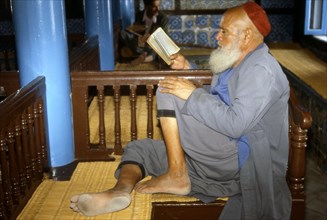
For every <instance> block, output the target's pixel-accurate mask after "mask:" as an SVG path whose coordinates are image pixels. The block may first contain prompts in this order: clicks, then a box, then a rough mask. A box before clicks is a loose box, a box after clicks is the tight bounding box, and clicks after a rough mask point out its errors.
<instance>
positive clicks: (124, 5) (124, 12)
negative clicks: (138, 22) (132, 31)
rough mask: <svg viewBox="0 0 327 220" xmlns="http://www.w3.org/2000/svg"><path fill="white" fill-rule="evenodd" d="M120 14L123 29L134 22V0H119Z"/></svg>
mask: <svg viewBox="0 0 327 220" xmlns="http://www.w3.org/2000/svg"><path fill="white" fill-rule="evenodd" d="M120 14H121V21H122V29H123V30H124V29H126V28H127V27H128V26H130V25H131V24H133V23H134V22H135V6H134V0H120Z"/></svg>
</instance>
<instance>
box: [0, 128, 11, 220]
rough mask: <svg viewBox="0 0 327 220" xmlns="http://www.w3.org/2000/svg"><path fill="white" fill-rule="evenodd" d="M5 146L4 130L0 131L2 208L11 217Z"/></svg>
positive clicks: (9, 184)
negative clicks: (3, 207)
mask: <svg viewBox="0 0 327 220" xmlns="http://www.w3.org/2000/svg"><path fill="white" fill-rule="evenodd" d="M7 150H8V149H7V144H6V135H5V130H4V129H2V130H1V131H0V162H1V180H2V187H3V195H4V206H5V209H6V214H7V216H11V214H12V212H13V202H12V197H11V195H12V194H11V193H12V192H11V183H10V176H9V167H8V159H7Z"/></svg>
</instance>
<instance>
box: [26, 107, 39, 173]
mask: <svg viewBox="0 0 327 220" xmlns="http://www.w3.org/2000/svg"><path fill="white" fill-rule="evenodd" d="M27 125H28V149H29V153H30V160H31V169H32V176H33V177H37V166H36V152H35V140H34V137H35V135H34V116H33V107H32V106H29V107H28V108H27Z"/></svg>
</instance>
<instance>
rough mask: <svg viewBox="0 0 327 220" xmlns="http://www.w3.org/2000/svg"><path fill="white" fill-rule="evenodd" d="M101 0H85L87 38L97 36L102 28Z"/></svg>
mask: <svg viewBox="0 0 327 220" xmlns="http://www.w3.org/2000/svg"><path fill="white" fill-rule="evenodd" d="M99 3H100V1H99V0H84V24H85V35H86V36H87V38H90V37H93V36H97V35H98V34H99V28H100V9H99Z"/></svg>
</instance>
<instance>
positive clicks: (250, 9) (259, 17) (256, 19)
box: [242, 2, 271, 37]
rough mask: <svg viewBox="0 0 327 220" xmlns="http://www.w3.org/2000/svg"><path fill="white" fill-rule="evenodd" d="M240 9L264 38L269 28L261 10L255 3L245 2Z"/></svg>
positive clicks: (265, 15)
mask: <svg viewBox="0 0 327 220" xmlns="http://www.w3.org/2000/svg"><path fill="white" fill-rule="evenodd" d="M242 7H243V9H244V11H245V12H246V14H247V15H248V17H249V18H250V20H251V21H252V23H253V24H254V25H255V26H256V27H257V29H258V31H259V32H260V33H261V34H262V35H263V36H264V37H266V36H267V35H268V34H269V32H270V29H271V26H270V22H269V19H268V16H267V14H266V12H265V11H264V10H263V8H261V6H259V5H258V4H257V3H255V2H247V3H245V4H244V5H243V6H242Z"/></svg>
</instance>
